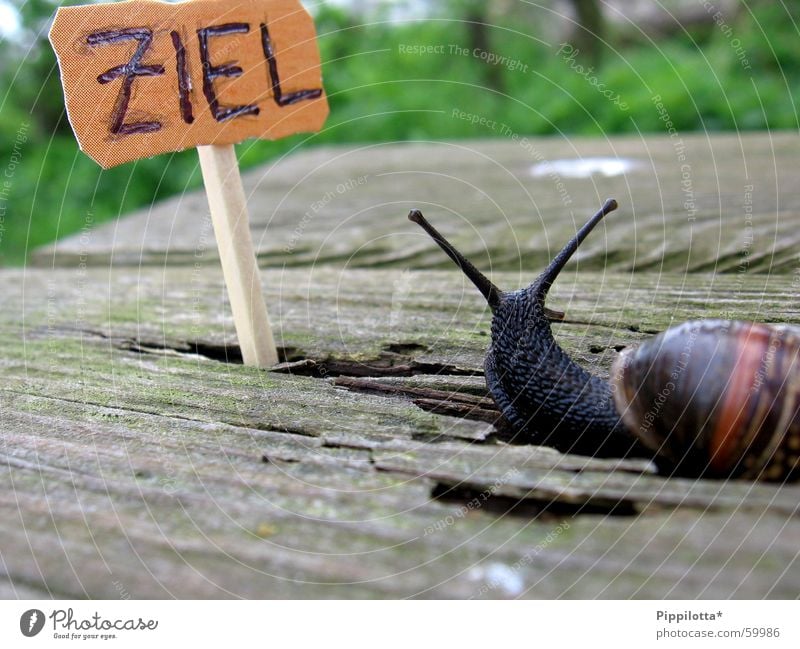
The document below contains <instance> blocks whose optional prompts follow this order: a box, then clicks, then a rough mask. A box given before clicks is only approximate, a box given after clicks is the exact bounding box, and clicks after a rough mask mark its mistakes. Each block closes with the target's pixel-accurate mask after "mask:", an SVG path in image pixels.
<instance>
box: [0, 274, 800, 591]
mask: <svg viewBox="0 0 800 649" xmlns="http://www.w3.org/2000/svg"><path fill="white" fill-rule="evenodd" d="M526 278H527V273H526V274H524V276H523V275H522V274H520V273H498V274H496V275H495V279H496V280H497V282H498V283H499V284H500V285H502V286H505V287H511V286H517V285H520V284H522V283H524V281H525V279H526ZM2 280H3V286H4V293H3V296H2V303H1V306H2V309H0V368H2V377H3V381H2V384H0V417H2V422H3V427H2V434H3V445H2V449H0V454H2V458H0V521H2V523H0V594H2V595H3V596H37V594H45V595H52V596H64V597H108V598H115V597H124V596H132V597H459V598H461V597H464V598H468V597H620V598H621V597H626V598H627V597H682V598H694V597H723V598H724V597H786V598H788V597H791V598H795V597H798V596H800V559H798V553H799V552H800V550H798V545H797V539H798V538H799V537H800V516H798V506H800V486H783V487H781V486H773V485H763V484H751V483H746V482H730V483H724V482H711V481H697V482H694V481H688V480H677V479H672V480H666V479H663V478H661V477H659V476H657V475H655V474H654V473H653V472H652V467H651V466H650V465H649V464H647V463H646V462H642V461H624V462H623V461H614V460H602V461H601V460H593V459H589V458H582V457H577V456H569V455H561V454H559V453H557V452H555V451H552V450H550V449H547V448H541V447H533V446H519V445H510V444H507V443H505V442H504V441H503V436H502V431H500V430H498V429H497V428H496V427H495V426H493V424H492V423H491V421H490V420H491V417H490V415H491V412H492V408H491V404H489V403H487V402H486V401H485V399H484V398H485V396H486V392H485V387H484V385H483V379H482V376H481V363H482V358H483V353H484V350H485V347H486V345H487V343H488V335H487V334H488V326H489V314H488V311H487V309H486V307H485V305H484V304H482V302H481V299H480V296H479V295H478V294H477V292H476V291H475V290H474V288H473V287H471V286H469V285H467V284H465V282H464V280H463V279H462V278H461V277H460V275H459V274H458V273H457V272H454V271H447V272H442V271H423V272H408V271H402V270H399V269H389V270H338V269H331V268H330V267H328V268H319V269H316V268H315V269H311V270H309V269H297V270H286V269H270V270H266V271H264V280H265V286H266V287H267V295H266V297H267V302H268V304H269V306H270V312H271V315H272V318H273V320H274V322H275V325H276V327H275V328H276V335H277V339H278V344H279V346H280V347H281V349H282V351H283V354H284V357H285V360H286V361H288V363H287V366H285V367H284V368H283V369H282V370H281V371H276V372H265V371H259V370H256V369H253V368H246V367H243V366H241V365H237V364H233V363H224V362H221V360H220V359H221V358H224V357H225V356H226V355H227V356H228V357H229V358H231V359H234V358H235V356H236V349H235V346H234V344H233V340H234V338H233V336H234V334H233V326H232V321H231V319H230V316H229V313H228V310H227V305H226V303H225V299H224V291H223V285H222V280H221V273H220V272H219V270H218V269H216V268H213V267H208V268H203V269H202V273H198V271H197V270H196V269H195V268H193V267H191V266H189V267H166V268H164V267H162V268H157V267H149V268H117V267H116V266H115V267H114V269H113V270H111V271H109V270H108V269H100V268H97V269H88V270H87V269H84V268H81V267H78V268H61V269H59V270H58V271H56V272H53V271H50V270H35V269H30V268H29V269H26V270H5V271H3V272H2ZM793 282H794V277H792V276H791V275H788V276H787V275H772V276H768V275H758V274H751V273H747V274H733V275H706V274H698V275H694V276H691V277H687V276H686V275H685V274H681V273H677V274H646V273H644V274H634V275H630V274H624V273H622V274H618V273H604V274H600V273H585V274H584V273H567V274H566V275H565V277H564V279H563V280H562V281H561V282H559V283H558V284H557V285H556V286H555V287H554V290H553V299H552V300H551V306H553V307H557V308H561V309H563V310H565V311H566V312H567V321H566V322H564V323H562V324H558V325H556V326H555V330H556V333H557V335H558V337H559V340H560V341H561V342H562V343H563V344H564V346H565V347H566V348H567V349H568V350H569V351H571V352H572V353H574V354H575V355H576V356H577V357H578V358H579V359H580V360H581V362H584V363H586V364H587V365H588V366H590V367H592V368H593V370H594V371H596V372H597V373H599V374H604V373H606V372H607V370H608V367H609V364H610V362H611V360H612V358H613V356H614V354H615V353H616V351H615V350H616V349H618V348H619V347H620V346H622V345H628V344H632V343H635V342H637V341H639V340H641V339H643V338H645V337H646V336H648V335H649V332H652V331H655V330H658V329H661V328H663V326H664V325H665V324H667V323H668V322H669V321H671V320H673V319H674V320H676V321H679V320H683V319H686V318H688V317H693V316H703V317H715V316H724V315H726V314H727V313H728V311H731V310H735V312H736V313H737V314H738V316H739V317H742V318H757V319H760V320H769V321H780V322H786V321H788V322H798V323H800V309H798V300H797V297H796V295H797V291H796V286H794V284H793ZM304 360H305V361H306V362H303V361H304ZM290 372H294V373H290ZM443 393H444V394H443ZM464 406H466V408H464ZM442 409H444V410H442ZM434 411H435V412H434ZM442 411H444V412H451V413H459V414H460V415H461V416H458V417H456V416H450V415H447V414H440V413H441V412H442Z"/></svg>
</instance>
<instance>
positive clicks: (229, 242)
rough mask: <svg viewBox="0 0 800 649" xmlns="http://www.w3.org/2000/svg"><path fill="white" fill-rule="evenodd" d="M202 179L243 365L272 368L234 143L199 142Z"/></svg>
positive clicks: (270, 341) (273, 350)
mask: <svg viewBox="0 0 800 649" xmlns="http://www.w3.org/2000/svg"><path fill="white" fill-rule="evenodd" d="M197 152H198V154H199V155H200V167H201V168H202V170H203V182H204V183H205V186H206V195H207V196H208V204H209V206H210V208H211V220H212V222H213V223H214V234H215V235H216V238H217V247H218V248H219V257H220V261H221V262H222V272H223V274H224V276H225V284H226V285H227V287H228V297H229V299H230V301H231V310H232V311H233V321H234V323H235V325H236V335H237V336H238V338H239V346H240V347H241V349H242V358H243V359H244V363H245V365H252V366H255V367H272V366H273V365H275V364H276V363H277V362H278V351H277V349H276V348H275V340H274V338H273V336H272V329H271V328H270V325H269V318H268V316H267V306H266V304H265V303H264V296H263V294H262V292H261V278H260V277H259V274H258V264H257V263H256V255H255V250H254V249H253V240H252V237H251V236H250V220H249V217H248V213H247V202H246V200H245V195H244V188H243V187H242V178H241V176H240V175H239V163H238V161H237V160H236V151H235V150H234V148H233V145H232V144H230V145H223V146H217V145H209V146H198V147H197Z"/></svg>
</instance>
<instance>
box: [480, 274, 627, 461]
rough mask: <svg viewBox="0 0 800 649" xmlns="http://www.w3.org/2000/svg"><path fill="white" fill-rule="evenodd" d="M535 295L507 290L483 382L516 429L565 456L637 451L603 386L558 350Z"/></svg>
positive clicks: (495, 321) (494, 321)
mask: <svg viewBox="0 0 800 649" xmlns="http://www.w3.org/2000/svg"><path fill="white" fill-rule="evenodd" d="M535 293H536V290H535V289H534V290H533V291H529V290H527V289H526V290H522V291H514V292H511V293H506V294H504V295H503V297H502V298H501V300H500V303H499V304H498V306H497V307H496V308H495V310H494V316H493V318H492V345H491V347H490V348H489V352H488V354H487V356H486V363H485V370H486V385H487V387H488V388H489V391H490V392H491V394H492V397H493V398H494V400H495V402H496V403H497V405H498V407H499V408H500V409H501V411H502V412H503V415H504V416H505V418H506V419H508V420H509V422H510V423H511V425H512V426H513V428H514V430H515V431H517V432H518V433H520V434H522V435H523V436H524V437H525V438H527V439H528V440H529V441H531V442H534V443H537V444H545V445H548V446H554V447H555V448H557V449H559V450H561V451H565V452H571V453H580V454H590V455H600V456H616V457H621V456H623V455H626V454H629V453H630V452H631V450H632V448H634V447H635V446H636V444H635V442H634V441H633V439H632V438H631V437H630V435H628V434H627V433H626V432H625V430H624V427H623V426H622V423H621V422H620V418H619V415H618V414H617V413H616V410H615V409H614V404H613V401H612V396H611V390H610V388H609V385H608V383H606V382H605V381H602V380H601V379H599V378H598V377H596V376H593V375H591V374H589V373H588V372H587V371H586V370H584V369H583V368H582V367H581V366H580V365H577V364H576V363H574V362H572V360H571V359H570V358H569V356H567V355H566V353H565V352H564V350H563V349H561V347H559V346H558V344H557V343H556V341H555V340H554V338H553V335H552V332H551V330H550V321H549V319H548V318H547V317H546V316H545V313H544V309H543V305H541V304H540V303H539V301H538V300H536V299H531V295H532V294H535Z"/></svg>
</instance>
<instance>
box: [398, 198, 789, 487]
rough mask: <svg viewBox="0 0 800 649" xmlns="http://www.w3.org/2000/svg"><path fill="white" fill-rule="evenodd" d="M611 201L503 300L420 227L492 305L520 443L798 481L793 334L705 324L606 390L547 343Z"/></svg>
mask: <svg viewBox="0 0 800 649" xmlns="http://www.w3.org/2000/svg"><path fill="white" fill-rule="evenodd" d="M616 206H617V205H616V202H615V201H613V200H609V201H606V203H605V205H604V206H603V208H602V209H601V210H600V211H599V212H597V214H595V215H594V216H593V217H592V218H591V219H590V220H589V222H588V223H587V224H586V225H584V226H583V227H582V228H581V230H580V231H579V232H578V234H577V235H576V236H575V237H574V238H573V239H572V240H571V241H570V242H569V243H568V244H567V245H566V246H565V247H564V249H563V250H562V251H561V252H560V253H559V254H558V255H557V256H556V258H555V259H554V260H553V261H552V263H551V264H550V265H549V266H548V267H547V269H546V270H545V271H544V272H543V273H542V274H541V275H540V276H539V278H538V279H537V280H536V281H535V282H534V283H533V284H531V285H530V286H529V287H528V288H526V289H522V290H519V291H512V292H503V291H501V290H500V289H498V288H497V287H496V286H495V285H494V284H492V283H491V282H490V281H489V280H488V279H487V278H486V277H484V276H483V275H482V274H481V273H480V272H479V271H478V270H477V269H476V268H475V267H474V266H473V265H472V264H471V263H470V262H469V261H468V260H467V259H465V258H464V257H463V255H461V254H460V253H459V252H458V251H456V250H455V248H453V247H452V246H451V245H450V244H449V243H448V242H447V240H446V239H444V237H442V235H441V234H439V232H437V231H436V229H435V228H433V226H431V225H430V224H429V223H428V222H427V221H426V220H425V218H424V217H423V216H422V214H421V213H420V212H418V211H412V212H411V214H409V218H410V219H411V220H412V221H415V222H416V223H419V224H420V225H421V226H422V227H423V228H424V229H425V230H426V231H427V232H428V234H430V235H431V237H433V239H434V240H435V241H436V242H437V243H438V244H439V245H440V246H441V247H442V249H443V250H444V251H445V252H446V253H447V254H448V255H449V256H450V257H451V258H452V259H453V260H454V261H455V262H456V264H458V266H459V267H460V268H461V269H462V270H463V271H464V273H465V274H466V275H467V276H468V277H469V278H470V279H471V280H472V281H473V282H474V283H475V285H476V286H477V287H478V289H479V290H480V291H481V293H483V295H484V297H485V298H486V300H487V302H488V303H489V306H490V307H491V309H492V313H493V319H492V344H491V347H490V348H489V351H488V354H487V357H486V363H485V369H486V383H487V386H488V388H489V391H490V392H491V394H492V397H493V398H494V400H495V402H496V403H497V405H498V407H499V408H500V410H501V411H502V413H503V415H504V416H505V418H506V419H507V420H508V421H509V423H510V424H511V426H512V428H513V430H514V431H515V433H516V434H517V435H519V436H520V438H522V439H523V440H526V441H530V442H532V443H536V444H546V445H548V446H554V447H556V448H558V449H559V450H562V451H568V452H572V453H580V454H585V455H596V456H597V455H600V456H618V457H622V456H628V455H644V456H650V457H653V458H654V459H655V461H656V463H657V465H658V466H659V468H660V469H661V471H662V472H664V473H670V474H676V475H685V476H695V477H700V476H702V477H715V478H728V477H744V478H751V479H766V480H793V479H798V478H800V457H799V456H800V330H798V329H794V328H790V327H774V326H769V325H760V324H754V323H745V322H729V321H716V320H705V321H698V322H688V323H684V324H683V325H680V326H678V327H673V328H671V329H668V330H667V331H665V332H663V333H662V334H660V335H658V336H656V337H655V338H653V339H652V340H650V341H647V342H645V343H644V344H642V345H640V346H639V347H636V348H632V349H625V350H623V353H622V354H621V355H620V357H619V358H618V359H617V360H616V361H615V363H614V367H613V368H612V382H611V383H610V384H609V383H607V382H605V381H603V380H601V379H599V378H598V377H596V376H593V375H591V374H589V373H588V372H587V371H586V370H584V369H583V368H582V367H580V366H579V365H577V364H576V363H575V362H574V361H573V360H572V359H571V358H570V357H569V356H568V355H567V354H566V353H565V352H564V351H563V350H562V349H561V347H559V345H558V343H556V341H555V340H554V338H553V334H552V331H551V329H550V320H553V319H559V317H563V314H559V313H558V312H554V311H550V310H549V309H547V308H546V307H545V298H546V297H547V292H548V290H549V289H550V286H551V285H552V283H553V281H554V280H555V278H556V277H557V276H558V273H559V272H560V271H561V269H562V268H563V267H564V265H565V264H566V262H567V261H568V260H569V258H570V257H571V256H572V255H573V253H574V252H575V250H577V248H578V246H579V245H580V244H581V242H582V241H583V240H584V239H585V238H586V236H587V235H588V234H589V232H591V230H592V228H594V226H595V225H597V223H599V222H600V220H601V219H602V218H603V217H604V216H605V215H606V214H607V213H608V212H610V211H612V210H614V209H616Z"/></svg>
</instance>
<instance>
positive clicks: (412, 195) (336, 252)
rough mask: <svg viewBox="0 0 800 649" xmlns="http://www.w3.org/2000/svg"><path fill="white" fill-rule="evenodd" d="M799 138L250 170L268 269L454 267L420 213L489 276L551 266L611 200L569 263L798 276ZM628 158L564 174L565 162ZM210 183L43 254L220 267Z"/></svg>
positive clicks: (485, 146)
mask: <svg viewBox="0 0 800 649" xmlns="http://www.w3.org/2000/svg"><path fill="white" fill-rule="evenodd" d="M796 150H797V134H796V133H791V132H785V133H782V132H776V133H769V134H765V133H752V134H751V133H743V134H715V135H714V136H708V135H705V134H694V135H688V134H687V135H681V136H680V137H679V138H670V137H668V136H665V135H647V136H641V137H638V136H628V137H618V138H614V139H613V140H599V139H581V138H572V137H570V138H569V140H562V139H557V138H531V139H530V140H528V141H527V143H525V144H521V143H520V142H517V141H514V140H511V139H508V140H503V139H496V140H484V141H462V142H434V143H425V144H422V143H420V144H372V145H364V146H357V147H337V148H320V149H314V150H309V151H304V152H302V153H300V154H298V155H294V156H291V157H288V158H285V159H283V160H280V161H278V162H276V163H274V164H270V165H266V166H264V167H261V168H259V169H256V170H253V171H251V172H249V173H248V174H246V176H245V179H244V181H245V189H246V193H247V194H248V197H249V205H250V212H251V214H252V230H253V231H252V234H253V240H254V242H255V245H256V252H257V254H258V257H259V263H260V265H261V266H263V267H273V268H283V267H285V266H291V267H296V266H317V265H333V266H337V267H339V266H341V265H342V264H343V263H346V264H347V266H348V267H351V268H352V267H367V268H375V267H385V266H393V267H397V268H423V267H431V268H450V262H449V261H448V260H447V259H445V258H444V256H443V255H442V253H441V251H440V250H438V249H437V248H436V247H435V246H433V245H431V242H430V241H429V240H428V238H427V237H426V236H424V235H423V234H422V233H421V232H420V231H418V228H416V227H415V226H413V225H412V224H410V223H408V222H407V221H406V214H407V213H408V211H409V210H410V209H411V208H420V209H422V210H423V211H424V212H425V213H426V215H427V216H428V217H429V218H431V220H432V221H433V222H434V223H435V224H436V226H437V227H438V228H439V229H440V230H441V231H442V233H443V234H445V235H446V236H448V237H450V238H451V240H452V241H453V243H454V244H455V245H456V246H458V247H459V248H460V249H462V250H463V251H464V253H465V254H467V255H469V256H470V257H473V258H474V261H475V263H476V264H477V265H478V266H479V267H481V268H484V269H486V270H506V271H519V270H522V271H524V272H525V273H526V274H527V273H529V272H534V271H536V270H539V269H541V268H542V267H543V266H544V264H545V263H546V262H547V261H549V259H550V258H551V257H552V256H553V255H554V254H555V253H556V252H557V251H558V249H559V248H560V247H561V246H562V245H563V243H564V242H565V241H566V240H567V239H568V238H569V237H570V236H571V235H572V234H573V233H574V232H575V230H576V227H578V226H579V225H580V224H582V223H583V222H584V221H585V220H586V219H587V218H588V217H589V215H590V214H592V213H593V212H594V211H595V210H596V209H597V207H598V206H599V205H600V204H601V203H602V201H603V199H605V198H607V197H609V196H613V197H615V198H617V200H618V201H619V203H620V206H621V208H620V211H619V212H617V213H615V214H613V215H611V216H610V217H609V218H608V220H607V222H606V223H605V224H604V226H603V229H600V230H598V231H597V232H596V233H595V234H593V235H592V236H591V237H590V238H589V240H587V241H586V243H585V244H584V245H583V246H582V248H581V251H580V253H579V254H578V255H576V259H575V261H574V262H573V263H574V264H576V265H578V266H579V267H580V268H581V269H584V270H600V269H602V270H604V271H606V272H609V271H613V272H629V271H631V270H636V271H654V272H656V273H659V272H664V271H675V272H683V271H686V270H688V271H691V272H703V271H712V270H716V271H718V272H723V273H731V274H739V273H744V274H749V273H754V272H758V273H766V272H771V273H776V272H778V273H784V274H792V273H794V272H795V271H796V270H797V266H798V263H797V253H798V250H800V227H798V225H800V221H799V220H798V219H800V193H798V190H797V186H796V183H795V182H794V177H793V169H794V156H795V153H796ZM598 156H601V157H612V158H622V159H625V160H628V161H630V164H631V165H632V167H631V169H630V170H629V171H628V172H627V173H626V174H625V175H621V176H614V177H604V176H602V175H599V174H595V175H593V176H591V177H586V178H570V177H567V176H566V175H565V173H564V172H563V171H559V170H558V168H557V167H554V166H550V167H547V166H545V167H544V168H543V170H542V171H541V173H540V175H539V176H534V175H533V172H532V169H533V167H534V166H535V165H541V164H546V163H548V162H550V163H553V162H555V161H557V160H562V159H568V160H569V159H572V160H574V159H585V158H589V157H598ZM214 249H215V246H214V245H213V232H212V229H211V224H210V220H209V218H208V208H207V205H206V204H205V198H204V197H203V195H202V192H200V193H198V192H194V193H188V194H185V195H182V196H179V197H175V198H173V199H170V200H167V201H165V202H163V203H159V204H157V205H154V206H153V207H152V208H147V209H145V210H142V211H140V212H138V213H136V214H135V215H132V216H130V217H127V218H124V219H121V220H119V221H118V222H115V223H111V224H107V225H104V226H102V227H99V228H97V229H96V230H94V231H92V232H90V233H80V234H78V235H75V236H73V237H70V238H67V239H65V240H63V241H60V242H58V244H55V245H53V246H47V247H45V248H43V249H41V250H39V251H38V252H37V253H36V254H35V255H34V257H33V261H34V262H35V263H37V264H39V265H42V266H52V265H58V266H75V265H78V264H80V263H89V264H95V265H103V266H107V265H108V263H109V261H110V259H112V257H113V260H114V265H115V266H118V265H120V264H130V265H134V266H138V265H140V264H150V265H163V264H164V263H168V264H170V265H180V264H183V265H190V266H194V265H195V264H211V265H216V264H218V263H219V262H218V261H217V257H216V253H215V251H214Z"/></svg>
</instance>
